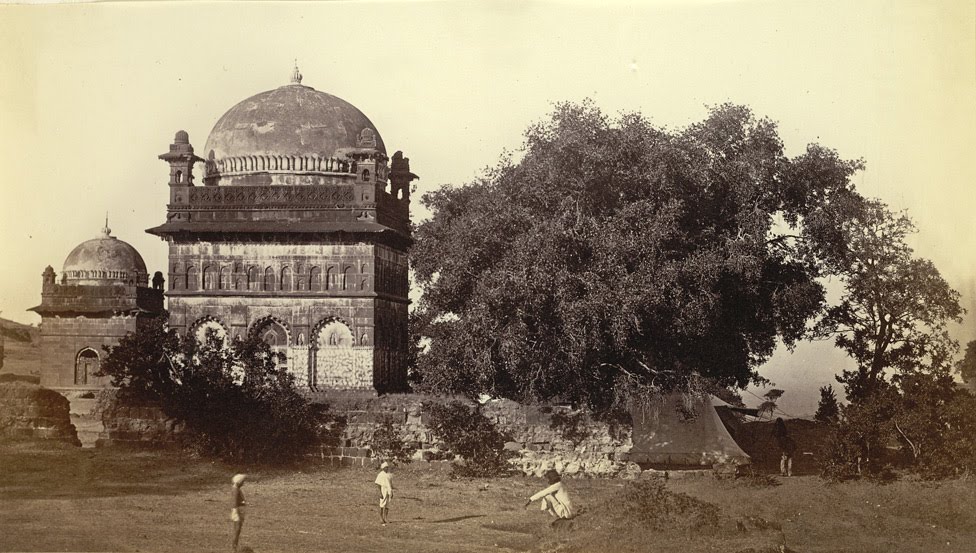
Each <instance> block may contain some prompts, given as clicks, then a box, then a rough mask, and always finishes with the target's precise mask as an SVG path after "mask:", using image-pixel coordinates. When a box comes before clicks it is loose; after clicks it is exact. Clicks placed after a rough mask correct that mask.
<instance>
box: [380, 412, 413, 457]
mask: <svg viewBox="0 0 976 553" xmlns="http://www.w3.org/2000/svg"><path fill="white" fill-rule="evenodd" d="M369 446H370V449H372V450H373V453H374V454H375V455H376V456H377V457H379V458H381V459H384V460H386V461H389V462H390V463H392V464H394V465H396V464H400V463H406V462H407V461H409V460H410V457H411V456H412V455H413V452H414V449H413V448H411V447H408V446H407V444H406V443H405V442H404V441H403V436H402V435H401V433H400V428H399V427H398V426H397V425H396V424H394V422H393V419H390V418H387V419H384V420H383V422H381V423H380V425H379V427H377V428H376V430H374V431H373V437H372V439H371V440H370V442H369Z"/></svg>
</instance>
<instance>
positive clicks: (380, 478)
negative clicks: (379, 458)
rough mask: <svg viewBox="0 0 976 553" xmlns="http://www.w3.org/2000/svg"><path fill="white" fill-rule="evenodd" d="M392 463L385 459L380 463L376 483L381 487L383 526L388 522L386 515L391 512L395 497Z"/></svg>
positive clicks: (381, 518) (381, 517)
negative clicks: (391, 504) (391, 502)
mask: <svg viewBox="0 0 976 553" xmlns="http://www.w3.org/2000/svg"><path fill="white" fill-rule="evenodd" d="M391 471H392V469H391V468H390V463H387V462H386V461H383V463H382V464H380V473H379V474H377V475H376V480H374V483H375V484H376V485H377V486H379V487H380V520H382V521H383V526H386V523H387V522H388V521H387V520H386V516H387V515H388V514H389V513H390V500H392V499H393V475H392V474H391Z"/></svg>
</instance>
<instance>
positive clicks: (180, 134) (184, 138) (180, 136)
mask: <svg viewBox="0 0 976 553" xmlns="http://www.w3.org/2000/svg"><path fill="white" fill-rule="evenodd" d="M173 143H174V144H189V143H190V135H189V134H187V132H186V131H176V138H174V139H173Z"/></svg>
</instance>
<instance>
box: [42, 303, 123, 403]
mask: <svg viewBox="0 0 976 553" xmlns="http://www.w3.org/2000/svg"><path fill="white" fill-rule="evenodd" d="M136 324H137V318H136V317H135V316H133V315H116V316H104V317H84V316H78V317H64V318H62V317H58V316H48V317H44V318H43V320H42V322H41V328H40V348H41V363H42V364H41V385H42V386H47V387H50V388H62V387H75V386H83V387H104V386H108V385H109V383H110V379H109V378H108V377H95V376H93V375H90V374H89V375H88V377H87V384H80V383H78V384H76V382H75V369H76V361H77V359H78V354H79V353H80V352H81V351H82V350H84V349H86V348H91V350H92V351H94V352H95V353H96V354H97V355H98V358H99V362H101V361H104V360H105V357H106V353H105V350H104V349H103V348H102V346H115V345H118V343H119V339H121V338H122V337H123V336H125V335H126V333H128V332H134V331H135V330H136Z"/></svg>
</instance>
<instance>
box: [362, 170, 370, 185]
mask: <svg viewBox="0 0 976 553" xmlns="http://www.w3.org/2000/svg"><path fill="white" fill-rule="evenodd" d="M363 182H369V169H363Z"/></svg>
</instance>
